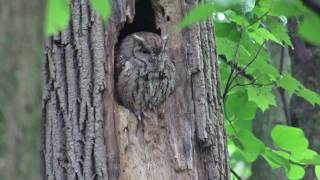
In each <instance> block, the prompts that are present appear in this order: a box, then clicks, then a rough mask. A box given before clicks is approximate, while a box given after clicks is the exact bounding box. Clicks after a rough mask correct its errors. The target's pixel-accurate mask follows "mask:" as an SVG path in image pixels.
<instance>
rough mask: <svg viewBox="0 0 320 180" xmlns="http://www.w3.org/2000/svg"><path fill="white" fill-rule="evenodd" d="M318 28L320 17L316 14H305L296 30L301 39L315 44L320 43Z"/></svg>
mask: <svg viewBox="0 0 320 180" xmlns="http://www.w3.org/2000/svg"><path fill="white" fill-rule="evenodd" d="M319 29H320V17H319V16H318V15H313V16H305V18H304V19H303V21H302V23H301V24H300V26H299V30H298V32H299V35H300V36H301V37H302V38H303V39H305V40H307V41H309V42H311V43H313V44H315V45H320V36H319Z"/></svg>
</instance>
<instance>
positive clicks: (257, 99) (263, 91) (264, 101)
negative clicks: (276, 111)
mask: <svg viewBox="0 0 320 180" xmlns="http://www.w3.org/2000/svg"><path fill="white" fill-rule="evenodd" d="M247 93H248V100H249V101H251V102H254V103H256V104H257V106H258V107H259V108H260V109H261V110H262V111H265V110H266V109H268V108H269V106H276V105H277V103H276V99H275V96H274V95H273V93H272V88H271V87H257V86H250V87H248V88H247Z"/></svg>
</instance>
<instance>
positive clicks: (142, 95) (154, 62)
mask: <svg viewBox="0 0 320 180" xmlns="http://www.w3.org/2000/svg"><path fill="white" fill-rule="evenodd" d="M115 65H116V73H117V74H118V75H117V76H118V78H117V84H116V86H117V92H118V96H119V98H120V101H121V102H122V104H123V105H124V106H125V107H127V108H128V109H130V110H131V111H132V112H133V113H135V115H136V116H137V117H138V119H141V116H142V115H143V112H144V111H145V110H147V109H154V108H155V107H157V106H158V105H160V104H161V103H162V102H164V101H165V100H166V98H167V97H168V96H169V95H170V94H171V93H172V92H173V90H174V87H175V78H174V77H175V67H174V64H173V63H172V61H171V60H170V59H169V56H168V52H167V48H166V40H165V39H163V38H161V37H160V36H159V35H157V34H154V33H151V32H138V33H133V34H130V35H128V36H127V37H125V38H124V39H123V40H122V42H121V44H120V47H119V51H118V57H117V60H116V63H115Z"/></svg>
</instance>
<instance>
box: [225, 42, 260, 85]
mask: <svg viewBox="0 0 320 180" xmlns="http://www.w3.org/2000/svg"><path fill="white" fill-rule="evenodd" d="M264 44H265V41H264V42H263V43H262V44H261V46H260V47H259V49H258V51H257V53H256V54H255V56H254V57H253V59H252V60H251V61H250V62H249V63H248V64H247V65H246V66H245V67H244V68H243V69H242V70H241V71H238V72H237V74H236V75H235V76H234V77H233V78H232V80H231V81H230V84H232V83H233V81H234V80H235V79H236V78H237V77H238V76H239V75H240V74H241V73H243V72H245V71H246V70H247V68H248V67H249V66H250V65H251V64H252V63H253V62H254V61H255V60H256V59H257V57H258V56H259V54H260V52H261V50H262V48H263V46H264Z"/></svg>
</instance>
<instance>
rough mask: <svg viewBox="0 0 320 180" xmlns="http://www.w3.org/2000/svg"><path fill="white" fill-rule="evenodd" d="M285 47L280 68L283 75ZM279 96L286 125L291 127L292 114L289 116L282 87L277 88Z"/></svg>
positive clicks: (282, 50)
mask: <svg viewBox="0 0 320 180" xmlns="http://www.w3.org/2000/svg"><path fill="white" fill-rule="evenodd" d="M284 50H285V49H284V47H282V48H281V55H280V66H279V73H280V74H281V75H282V74H283V71H284ZM277 90H278V92H279V94H280V99H281V102H282V107H283V112H284V116H285V118H286V124H287V125H291V123H290V122H291V118H290V114H289V107H288V104H287V97H286V94H285V92H284V90H283V89H282V88H280V87H278V88H277Z"/></svg>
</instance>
